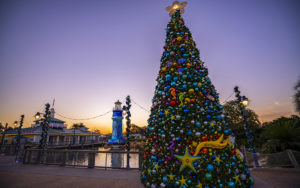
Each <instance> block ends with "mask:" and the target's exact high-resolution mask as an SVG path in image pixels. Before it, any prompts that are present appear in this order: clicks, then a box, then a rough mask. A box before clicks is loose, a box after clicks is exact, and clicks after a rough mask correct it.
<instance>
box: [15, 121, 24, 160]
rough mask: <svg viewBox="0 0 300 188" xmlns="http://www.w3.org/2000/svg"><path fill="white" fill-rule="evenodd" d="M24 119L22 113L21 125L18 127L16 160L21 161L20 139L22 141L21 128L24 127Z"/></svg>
mask: <svg viewBox="0 0 300 188" xmlns="http://www.w3.org/2000/svg"><path fill="white" fill-rule="evenodd" d="M23 120H24V115H21V120H20V125H19V127H18V128H17V133H18V134H17V147H16V159H15V161H16V162H19V161H20V162H21V160H22V159H21V158H22V157H21V156H20V157H19V152H20V144H21V143H20V141H21V129H22V126H23ZM16 124H17V121H15V125H16Z"/></svg>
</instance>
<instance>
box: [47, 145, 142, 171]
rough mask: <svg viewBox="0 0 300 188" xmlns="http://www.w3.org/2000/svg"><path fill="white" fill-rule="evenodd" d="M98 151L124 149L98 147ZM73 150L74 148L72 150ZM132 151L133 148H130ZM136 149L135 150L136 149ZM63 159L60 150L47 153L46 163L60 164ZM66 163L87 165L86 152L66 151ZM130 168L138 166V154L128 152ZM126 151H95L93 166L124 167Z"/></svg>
mask: <svg viewBox="0 0 300 188" xmlns="http://www.w3.org/2000/svg"><path fill="white" fill-rule="evenodd" d="M96 150H98V151H123V152H124V151H125V150H124V149H111V148H108V149H105V148H104V147H99V148H97V149H96ZM73 151H74V150H73ZM131 151H134V150H131ZM136 151H137V150H136ZM62 160H63V153H62V152H53V153H48V154H47V163H48V164H60V163H61V161H62ZM66 165H76V166H88V153H86V152H67V156H66ZM129 165H130V168H139V154H130V162H129ZM126 166H127V154H126V153H95V167H112V168H126Z"/></svg>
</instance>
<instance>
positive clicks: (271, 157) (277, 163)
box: [246, 150, 300, 168]
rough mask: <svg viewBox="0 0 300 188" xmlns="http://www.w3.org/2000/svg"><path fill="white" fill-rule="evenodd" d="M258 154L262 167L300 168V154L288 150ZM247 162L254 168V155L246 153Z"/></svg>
mask: <svg viewBox="0 0 300 188" xmlns="http://www.w3.org/2000/svg"><path fill="white" fill-rule="evenodd" d="M256 154H257V159H258V163H259V166H260V167H294V168H299V163H300V152H299V151H292V150H286V151H283V152H278V153H272V154H260V153H256ZM246 160H247V164H248V166H249V167H253V166H254V160H253V154H252V153H251V152H248V151H247V152H246Z"/></svg>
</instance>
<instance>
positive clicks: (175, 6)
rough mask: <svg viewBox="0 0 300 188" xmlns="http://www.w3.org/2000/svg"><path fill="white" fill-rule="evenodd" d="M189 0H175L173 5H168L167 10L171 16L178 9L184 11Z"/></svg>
mask: <svg viewBox="0 0 300 188" xmlns="http://www.w3.org/2000/svg"><path fill="white" fill-rule="evenodd" d="M186 4H187V2H182V3H180V2H178V1H174V2H173V4H172V5H171V6H168V7H167V8H166V10H167V11H168V12H169V15H170V17H172V15H173V14H174V13H175V12H176V11H177V10H180V13H184V9H183V8H184V7H185V6H186Z"/></svg>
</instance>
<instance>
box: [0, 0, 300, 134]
mask: <svg viewBox="0 0 300 188" xmlns="http://www.w3.org/2000/svg"><path fill="white" fill-rule="evenodd" d="M172 2H173V1H169V0H151V1H146V0H127V1H124V0H110V1H101V0H43V1H39V0H23V1H16V0H0V28H1V29H0V121H1V122H2V123H5V122H8V123H9V125H11V126H12V124H13V122H14V121H15V120H19V119H20V115H21V114H24V115H25V123H24V127H29V126H30V125H31V124H32V121H33V120H34V118H33V115H34V114H35V113H36V112H37V111H40V112H42V111H43V110H44V105H45V103H47V102H49V103H52V100H53V99H54V98H55V101H56V102H55V110H56V112H57V113H59V114H62V115H64V116H68V117H72V118H88V117H93V116H96V115H99V114H103V113H105V112H107V111H109V110H111V109H112V108H113V105H114V102H115V101H116V100H118V99H119V100H120V101H125V97H126V96H127V95H128V94H129V95H130V96H131V97H132V99H133V100H134V101H135V102H136V103H138V104H140V105H141V106H143V107H144V108H146V109H147V110H150V105H151V100H152V97H153V94H154V88H155V85H156V81H155V79H156V77H157V74H158V71H159V66H160V58H161V55H162V52H163V46H164V41H165V29H166V26H167V24H168V22H169V20H170V17H169V15H168V12H166V11H165V8H166V7H167V6H169V5H170V4H172ZM187 2H188V4H187V6H186V8H185V13H184V14H183V15H182V16H183V19H184V20H185V24H186V26H187V27H188V28H189V29H190V31H191V33H192V36H193V38H194V40H195V42H196V44H197V47H198V49H199V50H200V57H201V59H202V61H204V62H205V65H206V66H207V67H208V70H209V77H210V78H211V80H212V83H213V84H214V85H215V87H216V89H217V91H218V92H219V94H220V98H221V103H222V104H223V102H224V101H225V100H226V99H228V100H230V99H234V96H233V95H232V96H231V94H232V93H233V88H234V86H235V85H238V86H240V90H241V92H242V95H246V96H247V97H248V98H249V99H250V100H251V103H250V106H249V108H251V109H253V110H255V112H256V113H257V114H258V115H259V117H260V120H261V121H262V122H264V121H270V120H272V119H274V118H277V117H280V116H289V115H291V114H296V112H295V110H294V109H295V108H294V104H293V103H292V95H293V94H294V90H293V87H294V85H295V84H296V82H297V80H298V79H300V35H299V33H300V11H299V10H300V1H297V0H288V1H286V0H226V1H224V0H189V1H187ZM230 96H231V97H230ZM131 113H132V123H134V124H137V125H138V126H145V125H147V119H148V116H149V113H148V112H146V111H145V110H143V109H141V108H140V107H138V106H137V105H136V104H134V103H133V104H132V112H131ZM111 116H112V113H108V114H107V115H105V116H103V117H100V118H97V119H93V120H88V121H72V120H68V119H65V118H61V117H59V116H56V117H57V118H59V119H62V120H64V121H66V123H67V124H68V125H72V123H75V122H83V123H85V124H86V125H88V127H90V128H98V129H101V130H102V131H104V132H109V131H111V124H112V121H111ZM124 125H125V123H124Z"/></svg>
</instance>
